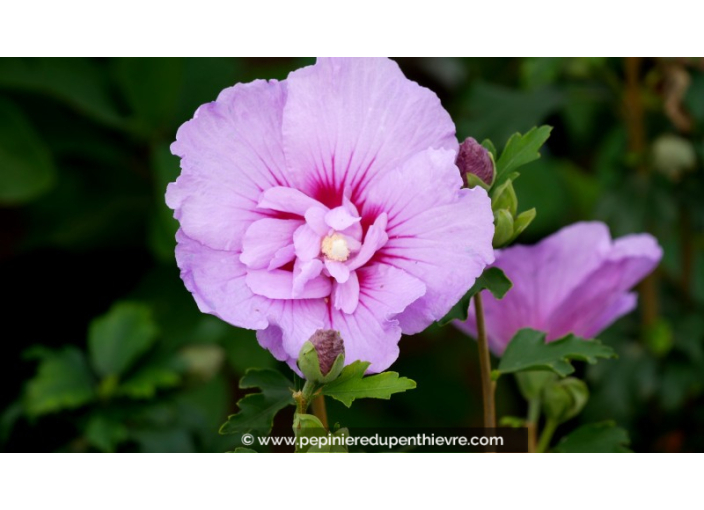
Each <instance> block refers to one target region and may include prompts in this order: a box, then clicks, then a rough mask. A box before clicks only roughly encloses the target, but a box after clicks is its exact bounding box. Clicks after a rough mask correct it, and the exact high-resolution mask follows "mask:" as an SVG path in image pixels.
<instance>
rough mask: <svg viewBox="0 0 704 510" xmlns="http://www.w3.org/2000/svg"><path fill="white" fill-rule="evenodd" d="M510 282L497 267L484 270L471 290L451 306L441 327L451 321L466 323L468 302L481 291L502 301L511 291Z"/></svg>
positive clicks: (441, 321) (442, 320)
mask: <svg viewBox="0 0 704 510" xmlns="http://www.w3.org/2000/svg"><path fill="white" fill-rule="evenodd" d="M512 285H513V284H512V283H511V280H509V279H508V278H507V277H506V275H505V274H504V272H503V271H502V270H501V269H499V268H498V267H490V268H488V269H485V270H484V272H483V273H482V274H481V276H480V277H479V278H477V280H476V281H475V282H474V285H472V288H471V289H469V290H468V291H467V293H466V294H465V295H464V296H463V297H462V299H460V301H459V302H458V303H457V304H456V305H455V306H453V307H452V308H451V309H450V311H449V312H448V313H447V315H445V317H443V318H442V319H441V320H440V321H438V322H439V324H440V325H441V326H445V325H446V324H449V323H450V322H452V321H453V320H459V321H463V322H464V321H466V320H467V313H468V311H469V302H470V301H471V300H472V297H473V296H474V295H475V294H476V293H477V292H480V291H482V290H488V291H489V292H491V293H492V294H493V295H494V297H495V298H496V299H502V298H503V297H504V296H505V295H506V293H507V292H508V291H509V290H510V289H511V286H512Z"/></svg>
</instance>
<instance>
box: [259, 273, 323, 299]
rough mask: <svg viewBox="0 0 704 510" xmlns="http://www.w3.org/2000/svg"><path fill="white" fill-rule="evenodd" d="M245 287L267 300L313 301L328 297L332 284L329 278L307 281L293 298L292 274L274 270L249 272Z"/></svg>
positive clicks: (321, 277) (320, 277)
mask: <svg viewBox="0 0 704 510" xmlns="http://www.w3.org/2000/svg"><path fill="white" fill-rule="evenodd" d="M245 282H246V283H247V286H248V287H249V288H250V290H251V291H252V292H254V293H255V294H258V295H260V296H264V297H267V298H269V299H313V298H322V297H327V296H329V295H330V291H331V290H332V284H331V283H330V279H329V278H325V277H324V276H319V277H317V278H313V279H311V280H309V281H308V282H307V283H306V285H305V289H303V290H302V291H301V293H300V294H299V295H297V296H295V297H294V295H293V273H292V272H291V271H282V270H280V269H275V270H274V271H267V270H261V269H259V270H250V271H248V272H247V277H246V278H245Z"/></svg>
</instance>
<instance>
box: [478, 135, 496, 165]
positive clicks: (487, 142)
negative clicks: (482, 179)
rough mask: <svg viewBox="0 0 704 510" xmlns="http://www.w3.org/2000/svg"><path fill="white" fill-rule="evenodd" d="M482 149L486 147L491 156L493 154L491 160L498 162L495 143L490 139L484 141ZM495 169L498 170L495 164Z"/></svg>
mask: <svg viewBox="0 0 704 510" xmlns="http://www.w3.org/2000/svg"><path fill="white" fill-rule="evenodd" d="M480 145H481V146H482V147H484V148H485V149H486V150H487V151H489V154H491V159H492V160H494V161H496V155H497V154H496V147H495V146H494V142H492V141H491V140H489V139H488V138H485V139H484V140H482V143H481V144H480ZM494 168H496V164H494Z"/></svg>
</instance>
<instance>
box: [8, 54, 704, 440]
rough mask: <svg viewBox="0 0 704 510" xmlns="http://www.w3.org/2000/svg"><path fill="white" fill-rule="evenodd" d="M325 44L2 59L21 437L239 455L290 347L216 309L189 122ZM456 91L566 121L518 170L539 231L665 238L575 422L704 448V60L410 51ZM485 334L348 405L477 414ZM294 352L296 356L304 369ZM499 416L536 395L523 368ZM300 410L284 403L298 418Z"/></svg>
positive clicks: (426, 77) (418, 422) (337, 413)
mask: <svg viewBox="0 0 704 510" xmlns="http://www.w3.org/2000/svg"><path fill="white" fill-rule="evenodd" d="M312 62H313V61H312V59H252V60H243V59H27V60H24V59H0V225H1V226H2V228H1V229H0V274H2V278H3V288H4V290H5V291H6V294H5V297H4V299H3V300H2V301H3V305H2V312H1V314H2V318H3V326H4V329H3V333H2V337H3V342H2V344H3V355H2V356H1V357H0V359H1V360H2V370H1V371H0V377H1V378H2V386H0V410H2V414H1V417H0V448H2V449H3V450H5V451H186V452H188V451H225V450H231V449H232V448H233V446H235V445H234V444H233V439H232V437H227V436H226V437H222V436H218V434H217V430H218V427H219V425H220V424H221V423H223V422H224V421H225V419H226V416H227V415H228V414H230V413H232V412H234V411H235V409H236V406H235V402H236V401H237V400H238V398H239V397H240V396H241V390H239V389H238V388H237V381H238V379H239V378H240V377H241V375H242V374H243V372H244V370H245V369H246V368H248V367H250V366H253V367H273V366H276V365H277V363H276V362H275V361H274V360H273V358H272V357H271V356H270V355H269V354H268V352H266V351H264V350H262V349H261V348H259V347H258V345H257V343H256V340H255V337H254V334H253V333H252V332H250V331H245V330H240V329H237V328H233V327H231V326H229V325H227V324H225V323H223V322H221V321H219V320H218V319H216V318H214V317H211V316H206V315H203V314H201V313H199V312H198V310H197V308H196V305H195V303H194V302H193V299H192V298H191V296H190V295H189V294H188V292H187V291H186V290H185V288H184V286H183V284H182V283H181V281H180V279H179V275H178V269H177V268H176V265H175V261H174V255H173V251H174V245H175V242H174V232H175V229H176V222H175V221H174V220H173V219H172V217H171V211H170V210H169V209H168V208H167V207H166V206H165V204H164V191H165V188H166V184H167V183H168V182H170V181H173V180H174V179H175V178H176V176H177V175H178V173H179V167H178V160H177V158H175V157H173V156H172V155H171V154H170V152H169V144H170V143H171V142H172V141H173V140H174V137H175V133H176V129H177V128H178V126H179V125H180V124H182V123H183V122H185V121H186V120H188V119H189V118H191V117H192V115H193V112H194V111H195V109H196V108H197V107H198V106H199V105H200V104H202V103H205V102H208V101H212V100H214V99H215V98H216V97H217V95H218V93H219V91H220V90H222V89H223V88H225V87H227V86H230V85H232V84H234V83H236V82H247V81H251V80H253V79H256V78H278V79H284V78H285V77H286V75H287V74H288V72H289V71H291V70H293V69H296V68H298V67H300V66H302V65H306V64H309V63H312ZM398 62H399V64H400V65H401V67H402V69H403V70H404V72H405V73H406V75H407V76H408V77H409V78H411V79H413V80H416V81H418V82H419V83H421V84H422V85H425V86H427V87H429V88H431V89H433V90H434V91H436V92H437V93H438V95H439V96H440V98H441V99H442V101H443V104H444V105H445V107H446V108H447V109H448V110H449V111H450V113H451V114H452V116H453V118H454V119H455V122H456V124H457V132H458V138H460V140H462V139H464V138H465V137H467V136H473V137H474V138H477V139H479V140H482V139H483V138H491V139H492V140H493V141H494V143H495V144H496V145H497V146H501V145H503V143H504V142H505V141H506V140H507V138H508V137H509V136H510V135H511V134H512V133H513V132H516V131H521V132H523V131H526V130H528V129H530V128H531V127H532V126H534V125H539V124H543V123H547V124H550V125H552V126H554V128H555V129H554V130H553V134H552V137H551V138H550V140H549V141H548V144H547V147H546V149H545V151H544V154H543V158H542V159H541V160H539V161H537V162H535V163H532V164H531V166H530V168H526V170H525V171H524V172H523V173H522V177H521V179H519V180H518V181H517V182H516V191H517V193H518V196H519V199H520V203H521V205H522V207H523V208H526V209H527V208H530V207H536V208H537V210H538V216H537V219H536V220H535V222H534V223H533V224H532V225H531V227H530V228H529V229H528V231H526V232H525V233H524V234H523V235H522V236H521V238H519V242H522V243H532V242H535V241H537V240H539V239H540V238H542V237H544V236H546V235H548V234H550V233H552V232H554V231H555V230H557V229H559V228H560V227H562V226H564V225H567V224H569V223H572V222H575V221H579V220H589V219H599V220H602V221H605V222H607V223H608V224H609V226H610V227H611V230H612V233H613V235H615V236H620V235H624V234H628V233H632V232H641V231H649V232H652V233H653V234H655V235H656V236H657V238H658V239H659V241H660V243H661V244H662V245H663V247H664V249H665V257H664V260H663V263H662V264H661V267H660V268H659V269H658V271H657V272H656V273H655V274H654V275H653V276H652V277H651V278H649V279H648V280H646V281H645V282H644V283H643V284H642V285H641V286H640V288H639V291H640V304H639V309H638V311H637V312H634V313H632V314H630V315H629V316H627V317H626V318H624V319H622V320H620V321H619V322H618V323H616V324H615V325H614V326H613V327H612V328H610V329H609V330H608V331H606V332H605V333H604V334H603V335H601V338H602V340H603V341H605V342H606V343H608V344H610V345H611V346H612V347H614V348H615V349H616V350H617V351H618V353H619V356H620V357H619V359H618V360H614V361H608V362H602V363H600V364H598V365H596V366H594V367H589V368H585V367H580V371H581V372H580V373H579V375H581V376H585V377H586V379H587V381H588V382H589V384H590V387H591V393H592V396H591V400H590V402H589V404H588V406H587V408H586V409H585V412H584V413H583V414H582V415H581V417H580V418H578V419H575V420H572V422H569V423H567V424H565V425H563V426H562V427H561V429H563V430H561V431H560V432H559V434H563V433H566V432H569V430H571V429H573V428H575V427H577V426H578V425H580V423H589V422H593V421H596V420H602V419H610V418H613V419H615V420H616V422H617V423H618V424H619V425H620V426H622V427H625V428H627V429H628V431H629V433H630V435H631V438H632V447H633V449H634V450H636V451H704V436H702V435H701V431H702V430H704V405H702V404H703V403H704V313H703V312H704V235H703V232H704V200H703V199H702V197H703V196H704V173H703V172H702V163H703V161H704V60H702V59H687V58H682V59H603V58H574V59H563V58H548V59H408V58H404V59H398ZM475 351H476V348H475V345H474V342H473V340H470V339H468V338H466V337H464V336H463V335H462V334H461V333H459V332H457V331H456V330H454V329H453V328H444V329H440V328H435V327H434V328H430V329H429V330H428V331H427V332H425V333H423V334H421V335H416V336H415V337H412V338H404V339H403V340H402V343H401V357H400V359H399V361H398V362H397V363H396V364H395V365H394V367H393V369H394V370H397V371H399V372H400V373H401V374H402V375H405V376H407V377H410V378H412V379H414V380H416V381H417V382H418V388H417V389H416V390H414V391H412V392H407V393H404V394H400V395H396V396H394V398H393V399H392V400H391V401H389V402H386V401H373V400H372V401H363V402H360V403H358V404H357V405H355V406H354V408H353V409H346V408H344V407H342V406H341V405H337V404H336V402H329V404H328V406H329V409H328V410H329V414H330V419H331V421H332V422H335V421H340V422H342V423H344V424H345V425H347V426H351V427H354V426H355V425H357V426H379V425H413V426H468V425H474V426H478V425H479V424H480V423H481V401H480V399H481V397H480V390H479V377H478V365H477V360H476V354H475ZM283 370H288V369H287V368H285V367H284V368H283ZM497 395H498V398H499V402H498V407H499V415H504V414H514V415H515V414H522V413H524V412H525V409H524V408H523V406H524V404H523V403H522V401H521V399H520V397H519V396H518V394H517V391H516V388H515V385H514V383H513V381H511V380H510V379H507V380H505V381H504V380H502V381H501V385H500V387H499V389H498V393H497ZM278 422H280V424H281V426H287V424H290V423H291V416H289V415H286V413H282V415H280V416H279V417H278V418H277V423H278Z"/></svg>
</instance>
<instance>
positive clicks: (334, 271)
mask: <svg viewBox="0 0 704 510" xmlns="http://www.w3.org/2000/svg"><path fill="white" fill-rule="evenodd" d="M325 269H327V270H328V273H330V276H332V277H333V278H335V280H336V281H337V282H338V283H345V282H346V281H347V280H348V279H349V277H350V269H349V267H347V266H346V265H345V264H344V263H342V262H336V261H334V260H326V261H325Z"/></svg>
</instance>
